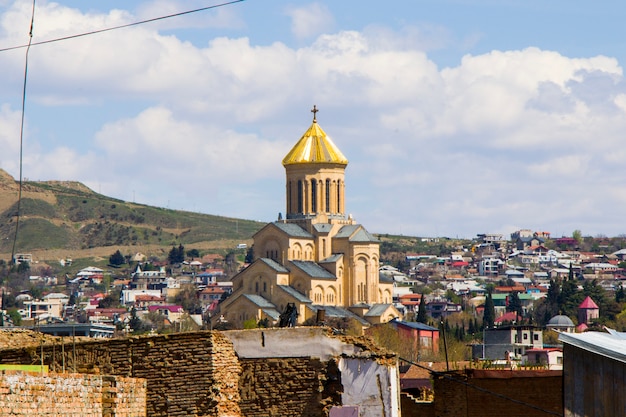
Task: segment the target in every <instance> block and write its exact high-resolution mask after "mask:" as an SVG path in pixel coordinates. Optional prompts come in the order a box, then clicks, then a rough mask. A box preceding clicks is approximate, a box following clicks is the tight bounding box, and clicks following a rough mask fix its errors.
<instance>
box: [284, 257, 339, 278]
mask: <svg viewBox="0 0 626 417" xmlns="http://www.w3.org/2000/svg"><path fill="white" fill-rule="evenodd" d="M291 263H292V264H293V265H294V266H296V267H297V268H299V269H300V270H302V271H303V272H304V273H306V274H307V275H308V276H310V277H311V278H318V279H337V277H336V276H334V275H333V274H331V273H330V272H328V271H327V270H326V269H324V268H322V267H321V266H319V265H318V264H317V263H315V262H312V261H291Z"/></svg>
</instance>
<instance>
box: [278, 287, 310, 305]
mask: <svg viewBox="0 0 626 417" xmlns="http://www.w3.org/2000/svg"><path fill="white" fill-rule="evenodd" d="M278 288H280V289H281V290H283V291H285V292H286V293H287V294H289V295H290V296H292V297H293V298H295V299H296V300H298V302H300V303H308V304H311V303H313V301H311V299H310V298H309V297H307V296H306V295H304V294H302V293H300V292H299V291H298V290H296V289H295V288H293V287H291V286H289V285H279V286H278Z"/></svg>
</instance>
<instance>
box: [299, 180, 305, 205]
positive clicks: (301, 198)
mask: <svg viewBox="0 0 626 417" xmlns="http://www.w3.org/2000/svg"><path fill="white" fill-rule="evenodd" d="M303 194H304V184H303V183H302V181H300V180H298V213H303V212H304V209H303V201H304V200H303V197H304V195H303Z"/></svg>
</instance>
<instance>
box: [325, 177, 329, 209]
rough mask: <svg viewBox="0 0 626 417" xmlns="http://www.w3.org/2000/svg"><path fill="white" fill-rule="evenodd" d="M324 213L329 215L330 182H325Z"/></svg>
mask: <svg viewBox="0 0 626 417" xmlns="http://www.w3.org/2000/svg"><path fill="white" fill-rule="evenodd" d="M325 194H326V213H330V180H326V193H325Z"/></svg>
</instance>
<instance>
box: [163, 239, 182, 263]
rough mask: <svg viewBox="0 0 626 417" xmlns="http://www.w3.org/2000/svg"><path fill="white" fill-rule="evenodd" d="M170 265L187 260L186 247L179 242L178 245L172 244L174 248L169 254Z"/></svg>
mask: <svg viewBox="0 0 626 417" xmlns="http://www.w3.org/2000/svg"><path fill="white" fill-rule="evenodd" d="M167 260H168V262H169V263H170V265H173V264H179V263H182V262H183V261H184V260H185V247H184V246H183V245H182V244H179V245H178V247H176V246H172V250H170V253H169V254H168V255H167Z"/></svg>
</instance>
